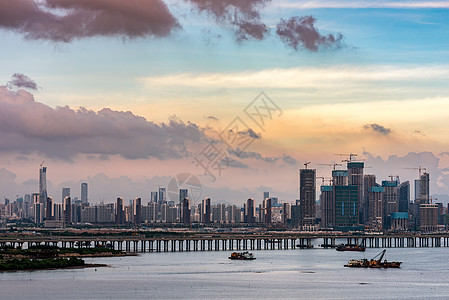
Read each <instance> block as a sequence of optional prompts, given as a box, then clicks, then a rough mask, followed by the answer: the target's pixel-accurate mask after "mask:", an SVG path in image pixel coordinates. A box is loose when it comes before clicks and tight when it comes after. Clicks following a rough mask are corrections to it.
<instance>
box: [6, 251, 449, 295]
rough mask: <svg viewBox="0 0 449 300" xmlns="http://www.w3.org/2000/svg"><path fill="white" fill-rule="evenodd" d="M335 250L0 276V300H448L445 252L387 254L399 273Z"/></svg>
mask: <svg viewBox="0 0 449 300" xmlns="http://www.w3.org/2000/svg"><path fill="white" fill-rule="evenodd" d="M380 251H381V249H367V250H366V252H365V253H349V252H337V251H335V250H333V249H310V250H306V249H304V250H274V251H273V250H263V251H252V252H253V253H254V255H255V256H256V257H257V259H256V260H253V261H230V260H229V259H228V258H227V257H228V256H229V254H230V251H219V252H213V251H205V252H175V253H146V254H141V255H140V256H137V257H123V258H95V259H86V260H87V262H88V263H105V264H108V265H110V266H111V267H110V268H97V269H93V268H88V269H79V270H51V271H35V272H15V273H0V298H1V299H30V298H34V299H136V298H139V299H179V298H182V299H213V298H215V299H228V298H238V299H242V298H244V299H278V298H283V299H285V298H289V299H360V298H363V299H431V298H433V299H449V264H448V262H449V248H426V249H424V248H415V249H388V250H387V259H388V260H400V261H402V262H403V264H402V267H401V268H400V269H387V270H381V269H349V268H344V267H343V264H345V263H346V262H347V261H348V260H349V259H351V258H363V257H366V258H372V257H373V256H375V255H376V254H377V253H378V252H380Z"/></svg>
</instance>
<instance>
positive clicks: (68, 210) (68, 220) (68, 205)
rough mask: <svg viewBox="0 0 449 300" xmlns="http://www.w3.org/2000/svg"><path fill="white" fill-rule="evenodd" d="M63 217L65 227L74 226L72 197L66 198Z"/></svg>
mask: <svg viewBox="0 0 449 300" xmlns="http://www.w3.org/2000/svg"><path fill="white" fill-rule="evenodd" d="M63 216H64V218H63V221H64V225H70V224H72V199H71V198H70V197H65V198H64V203H63Z"/></svg>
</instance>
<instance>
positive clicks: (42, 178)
mask: <svg viewBox="0 0 449 300" xmlns="http://www.w3.org/2000/svg"><path fill="white" fill-rule="evenodd" d="M46 201H47V167H43V166H42V165H41V167H40V169H39V203H42V205H44V203H45V202H46Z"/></svg>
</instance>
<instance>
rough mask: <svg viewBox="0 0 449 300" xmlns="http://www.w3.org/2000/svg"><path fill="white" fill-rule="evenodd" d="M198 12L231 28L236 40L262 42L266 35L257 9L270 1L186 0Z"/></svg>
mask: <svg viewBox="0 0 449 300" xmlns="http://www.w3.org/2000/svg"><path fill="white" fill-rule="evenodd" d="M186 1H187V2H190V3H191V4H192V5H193V6H194V7H195V8H196V9H197V10H198V11H199V12H205V13H208V14H210V15H212V16H213V17H214V18H215V20H216V21H217V22H218V23H219V24H221V25H223V26H232V27H233V29H234V33H235V36H236V40H237V41H239V42H241V41H245V40H248V39H256V40H262V39H263V38H264V37H265V35H266V34H267V33H268V27H267V25H265V24H263V23H262V22H261V21H260V13H259V9H261V8H262V7H263V6H265V4H267V3H268V2H270V1H271V0H220V1H217V0H186Z"/></svg>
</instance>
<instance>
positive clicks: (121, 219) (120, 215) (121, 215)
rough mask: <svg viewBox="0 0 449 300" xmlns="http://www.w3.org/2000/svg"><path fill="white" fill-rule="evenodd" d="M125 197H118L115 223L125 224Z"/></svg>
mask: <svg viewBox="0 0 449 300" xmlns="http://www.w3.org/2000/svg"><path fill="white" fill-rule="evenodd" d="M123 206H124V202H123V198H117V202H116V205H115V223H116V224H117V225H122V224H125V210H124V207H123Z"/></svg>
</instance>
